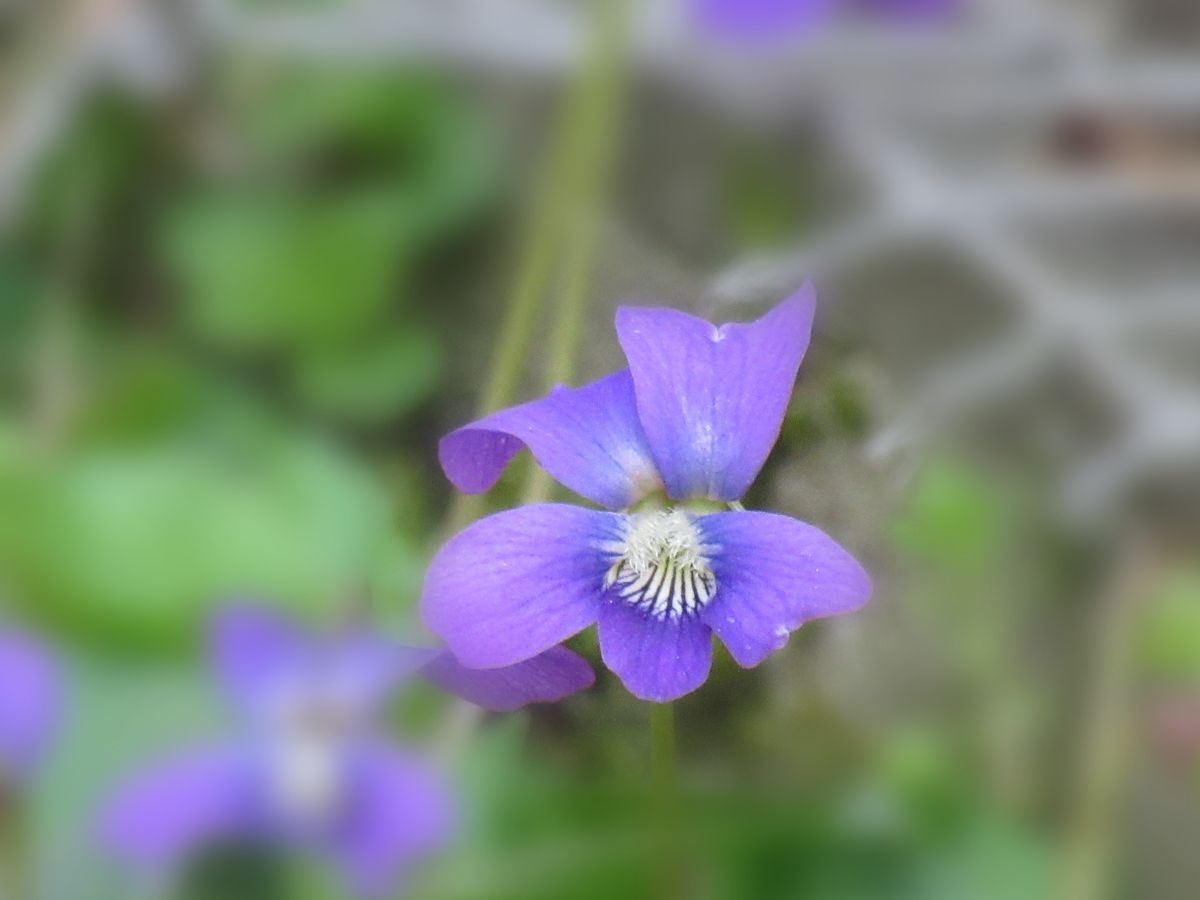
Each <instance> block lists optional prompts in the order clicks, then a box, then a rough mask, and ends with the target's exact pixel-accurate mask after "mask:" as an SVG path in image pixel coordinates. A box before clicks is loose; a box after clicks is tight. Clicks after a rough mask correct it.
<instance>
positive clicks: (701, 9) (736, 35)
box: [690, 0, 966, 44]
mask: <svg viewBox="0 0 1200 900" xmlns="http://www.w3.org/2000/svg"><path fill="white" fill-rule="evenodd" d="M965 6H966V0H691V7H690V13H691V16H692V19H693V20H694V21H695V23H696V24H697V25H698V26H699V28H701V29H702V30H703V31H704V32H706V33H708V34H712V35H714V36H716V37H718V38H722V39H727V40H732V41H737V42H747V43H753V44H760V43H763V42H768V41H776V40H781V39H787V38H793V37H797V36H803V35H807V34H809V33H812V32H814V31H817V30H818V29H820V28H823V27H825V26H827V25H829V24H830V23H831V22H833V21H835V20H836V19H838V18H839V17H842V16H850V17H858V18H862V19H867V20H878V21H881V22H884V23H887V24H890V25H933V24H943V23H947V22H950V21H952V20H953V19H955V18H956V17H958V16H959V15H960V14H961V13H962V12H963V10H964V8H965Z"/></svg>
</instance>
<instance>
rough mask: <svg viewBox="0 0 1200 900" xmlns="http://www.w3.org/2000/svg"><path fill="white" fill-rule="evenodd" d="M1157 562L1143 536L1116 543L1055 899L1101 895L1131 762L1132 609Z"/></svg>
mask: <svg viewBox="0 0 1200 900" xmlns="http://www.w3.org/2000/svg"><path fill="white" fill-rule="evenodd" d="M1161 563H1162V560H1161V559H1159V558H1158V554H1156V553H1155V551H1154V550H1153V549H1152V548H1150V547H1149V546H1148V545H1147V543H1146V540H1145V539H1144V538H1140V537H1139V538H1135V539H1133V540H1131V541H1129V542H1128V543H1127V544H1126V545H1125V546H1124V547H1123V548H1121V550H1120V553H1119V556H1118V559H1117V562H1116V568H1115V571H1114V573H1113V577H1112V580H1111V583H1110V584H1109V586H1108V589H1107V591H1106V593H1105V595H1104V596H1103V597H1102V598H1101V604H1100V609H1099V610H1098V616H1097V619H1096V622H1095V631H1094V633H1093V640H1094V644H1093V647H1092V665H1093V670H1092V673H1091V678H1089V679H1088V682H1087V683H1088V685H1089V686H1090V691H1089V695H1088V696H1087V697H1086V698H1085V700H1084V712H1083V715H1084V721H1083V726H1082V730H1081V740H1080V742H1079V755H1078V760H1077V764H1076V766H1075V767H1074V769H1075V771H1076V772H1078V776H1079V783H1078V786H1077V790H1076V794H1075V797H1074V804H1073V809H1072V810H1071V817H1070V820H1069V821H1068V825H1067V834H1066V842H1065V846H1064V858H1063V871H1062V882H1061V885H1060V890H1059V898H1060V900H1102V898H1103V897H1105V896H1107V894H1108V883H1107V882H1108V876H1109V874H1110V868H1109V864H1110V861H1111V856H1112V853H1111V849H1112V846H1113V839H1114V832H1115V830H1116V826H1117V816H1118V815H1119V809H1120V799H1121V792H1122V789H1123V788H1124V786H1125V778H1126V774H1127V765H1128V752H1129V746H1128V735H1129V733H1130V727H1129V717H1130V715H1131V692H1132V688H1133V685H1132V682H1133V676H1134V672H1133V668H1134V653H1133V647H1132V641H1131V636H1132V635H1135V634H1136V633H1137V627H1136V625H1137V613H1138V609H1139V606H1140V601H1141V600H1142V599H1143V598H1144V597H1145V596H1146V594H1147V592H1148V589H1149V587H1150V586H1151V585H1152V584H1153V581H1154V579H1155V577H1156V576H1157V573H1158V572H1159V570H1160V566H1161Z"/></svg>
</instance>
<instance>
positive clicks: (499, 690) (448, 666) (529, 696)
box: [421, 647, 596, 711]
mask: <svg viewBox="0 0 1200 900" xmlns="http://www.w3.org/2000/svg"><path fill="white" fill-rule="evenodd" d="M421 675H422V677H424V678H425V679H426V680H428V681H430V682H432V683H433V684H436V685H437V686H438V687H440V688H441V689H442V690H445V691H448V692H450V693H451V694H454V695H456V696H458V697H462V698H463V699H464V700H468V701H470V702H471V703H474V704H475V705H476V706H482V707H483V708H484V709H491V710H497V711H508V710H514V709H519V708H520V707H522V706H525V705H526V704H528V703H552V702H554V701H555V700H561V699H563V698H564V697H569V696H570V695H571V694H574V693H576V692H578V691H582V690H586V689H587V688H590V687H591V686H592V684H593V683H594V682H595V680H596V675H595V673H594V672H592V667H591V666H589V665H588V663H587V660H585V659H584V658H583V657H582V656H580V655H579V654H578V653H573V652H572V651H570V650H568V649H567V648H566V647H552V648H551V649H549V650H547V651H546V652H545V653H543V654H541V655H539V656H535V657H533V659H527V660H525V662H521V663H517V664H516V665H513V666H504V667H503V668H499V669H468V668H467V667H466V666H464V665H463V664H462V663H460V662H459V661H458V660H456V659H455V658H454V656H453V654H451V653H449V652H442V653H440V654H439V655H438V656H436V657H435V658H434V659H433V660H432V661H431V662H429V663H428V664H427V665H426V666H425V667H424V668H423V669H422V670H421Z"/></svg>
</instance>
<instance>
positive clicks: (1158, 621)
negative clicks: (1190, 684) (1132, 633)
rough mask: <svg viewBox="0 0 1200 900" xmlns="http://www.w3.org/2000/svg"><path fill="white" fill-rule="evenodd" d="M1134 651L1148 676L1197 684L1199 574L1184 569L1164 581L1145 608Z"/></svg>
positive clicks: (1199, 668) (1199, 663)
mask: <svg viewBox="0 0 1200 900" xmlns="http://www.w3.org/2000/svg"><path fill="white" fill-rule="evenodd" d="M1138 648H1139V656H1140V657H1141V660H1142V664H1143V665H1144V666H1145V668H1146V669H1147V670H1148V671H1149V672H1150V673H1151V674H1153V675H1156V676H1159V677H1163V678H1169V679H1186V680H1188V681H1196V680H1200V570H1197V569H1186V570H1184V571H1180V572H1177V573H1175V574H1174V575H1173V576H1171V577H1169V578H1168V579H1167V580H1166V583H1165V584H1164V586H1163V588H1162V589H1161V590H1160V592H1159V593H1158V595H1157V596H1156V597H1154V598H1152V600H1151V602H1150V603H1149V604H1148V605H1147V608H1146V614H1145V617H1144V620H1143V624H1142V628H1141V634H1140V636H1139V640H1138Z"/></svg>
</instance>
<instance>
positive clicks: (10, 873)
mask: <svg viewBox="0 0 1200 900" xmlns="http://www.w3.org/2000/svg"><path fill="white" fill-rule="evenodd" d="M26 811H27V810H26V805H25V803H24V801H23V798H22V797H21V796H20V794H18V793H17V792H16V791H15V790H13V789H9V788H5V787H3V786H0V897H6V898H7V897H11V898H12V900H32V897H33V883H32V882H33V874H32V872H31V870H30V854H29V849H30V848H29V835H28V831H27V825H28V822H27V818H26Z"/></svg>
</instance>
